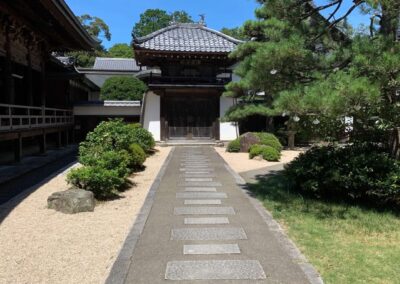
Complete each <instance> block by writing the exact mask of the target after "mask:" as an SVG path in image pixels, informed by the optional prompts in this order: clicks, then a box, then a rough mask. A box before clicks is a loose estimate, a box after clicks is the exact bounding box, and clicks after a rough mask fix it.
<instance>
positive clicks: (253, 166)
mask: <svg viewBox="0 0 400 284" xmlns="http://www.w3.org/2000/svg"><path fill="white" fill-rule="evenodd" d="M215 150H216V151H217V152H218V154H220V155H221V157H222V158H223V159H224V160H225V161H226V162H227V163H228V165H229V166H231V167H232V169H233V170H234V171H235V172H237V173H242V172H247V171H252V170H258V169H261V168H265V167H269V166H273V165H279V164H286V163H289V162H290V161H292V160H293V159H294V158H296V157H297V156H298V155H299V154H300V153H301V152H302V151H290V150H284V151H282V157H281V160H280V161H279V162H268V161H265V160H257V159H249V153H228V152H226V149H225V148H223V147H215Z"/></svg>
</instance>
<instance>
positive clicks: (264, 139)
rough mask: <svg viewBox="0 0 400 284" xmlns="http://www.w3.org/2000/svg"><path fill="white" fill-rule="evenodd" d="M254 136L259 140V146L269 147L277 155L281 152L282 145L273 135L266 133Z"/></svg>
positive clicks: (258, 133)
mask: <svg viewBox="0 0 400 284" xmlns="http://www.w3.org/2000/svg"><path fill="white" fill-rule="evenodd" d="M255 134H256V135H257V136H258V137H259V138H260V144H261V145H265V146H270V147H272V148H274V149H275V150H276V151H278V152H279V153H280V152H281V151H282V149H283V147H282V144H281V142H280V141H279V139H278V138H277V137H276V136H275V135H274V134H272V133H267V132H257V133H255Z"/></svg>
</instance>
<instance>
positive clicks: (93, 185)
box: [67, 166, 125, 200]
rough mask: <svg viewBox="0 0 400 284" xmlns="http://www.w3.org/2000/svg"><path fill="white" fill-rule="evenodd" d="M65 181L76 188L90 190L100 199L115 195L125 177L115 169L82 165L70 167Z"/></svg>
mask: <svg viewBox="0 0 400 284" xmlns="http://www.w3.org/2000/svg"><path fill="white" fill-rule="evenodd" d="M67 182H68V183H69V184H72V185H74V186H75V187H77V188H81V189H85V190H89V191H92V192H93V194H94V196H95V198H96V199H99V200H102V199H108V198H111V197H113V196H115V194H116V190H118V189H119V188H120V187H122V186H123V185H124V183H125V179H124V178H121V177H120V176H119V173H118V171H117V170H107V169H104V168H102V167H97V166H95V167H91V166H87V167H86V166H84V167H81V168H77V169H72V170H71V171H70V172H69V173H68V175H67Z"/></svg>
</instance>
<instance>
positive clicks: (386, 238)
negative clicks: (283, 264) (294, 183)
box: [249, 174, 400, 283]
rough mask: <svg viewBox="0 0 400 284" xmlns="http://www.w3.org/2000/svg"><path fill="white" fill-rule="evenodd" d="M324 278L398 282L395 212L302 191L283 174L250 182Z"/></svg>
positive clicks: (399, 235) (399, 224) (399, 221)
mask: <svg viewBox="0 0 400 284" xmlns="http://www.w3.org/2000/svg"><path fill="white" fill-rule="evenodd" d="M249 187H250V190H251V191H253V192H254V193H256V195H257V197H258V198H259V199H260V200H261V201H263V203H264V206H265V207H266V208H267V209H268V210H269V211H270V212H271V213H272V214H273V216H274V218H276V219H277V220H278V222H280V224H281V225H282V226H283V227H284V228H285V229H286V231H287V233H288V235H289V237H290V238H291V239H292V240H293V241H294V242H295V243H296V244H297V246H298V247H299V248H300V250H301V251H302V252H303V253H304V254H305V255H306V257H307V258H308V260H309V261H310V262H311V263H312V264H313V265H314V266H315V267H316V269H317V270H318V271H319V272H320V273H321V275H322V277H323V279H324V281H325V283H400V280H399V275H400V265H399V263H400V262H399V261H400V218H399V217H397V216H396V215H395V214H393V213H391V212H378V211H376V210H372V209H364V208H361V207H358V206H352V205H345V204H334V203H327V202H324V201H320V200H314V199H310V198H306V197H303V196H301V195H300V194H298V193H296V192H294V191H292V190H291V189H290V188H289V187H288V183H287V182H286V179H285V177H284V176H283V175H280V174H279V175H275V176H271V177H269V178H260V179H259V181H258V182H257V183H255V184H251V185H249Z"/></svg>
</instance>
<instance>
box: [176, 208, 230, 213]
mask: <svg viewBox="0 0 400 284" xmlns="http://www.w3.org/2000/svg"><path fill="white" fill-rule="evenodd" d="M174 214H175V215H235V210H234V209H233V207H175V208H174Z"/></svg>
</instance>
